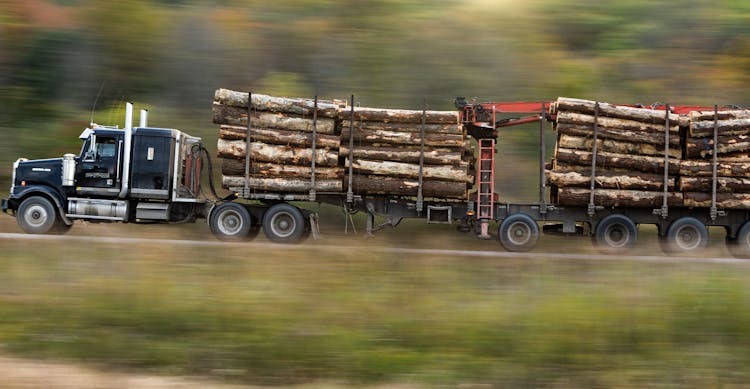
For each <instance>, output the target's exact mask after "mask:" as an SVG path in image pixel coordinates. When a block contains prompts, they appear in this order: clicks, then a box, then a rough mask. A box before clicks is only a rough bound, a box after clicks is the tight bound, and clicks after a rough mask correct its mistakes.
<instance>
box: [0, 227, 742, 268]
mask: <svg viewBox="0 0 750 389" xmlns="http://www.w3.org/2000/svg"><path fill="white" fill-rule="evenodd" d="M0 240H15V241H30V242H33V241H66V242H81V243H98V244H123V245H143V244H154V245H164V246H173V245H179V246H185V245H191V246H202V247H246V248H248V249H254V250H290V251H300V250H307V251H309V250H310V249H311V248H313V249H314V250H317V251H324V252H341V251H356V250H362V246H347V245H331V244H317V243H316V244H301V245H280V244H274V243H265V242H243V243H232V242H219V241H215V240H186V239H150V238H126V237H101V236H78V235H65V236H60V235H29V234H18V233H0ZM367 250H368V251H371V252H377V253H395V254H413V255H433V256H447V257H483V258H515V259H529V260H539V259H547V260H550V259H551V260H586V261H625V260H627V261H640V262H665V263H666V262H669V263H671V262H690V263H716V264H736V265H750V259H738V258H725V257H680V256H659V255H619V254H587V253H580V254H575V253H546V252H536V251H535V252H530V253H512V252H506V251H475V250H443V249H420V248H401V247H378V246H367Z"/></svg>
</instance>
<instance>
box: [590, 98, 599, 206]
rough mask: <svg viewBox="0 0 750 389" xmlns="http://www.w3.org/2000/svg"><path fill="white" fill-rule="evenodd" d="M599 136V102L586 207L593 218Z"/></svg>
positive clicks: (596, 112)
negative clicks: (587, 204) (587, 205)
mask: <svg viewBox="0 0 750 389" xmlns="http://www.w3.org/2000/svg"><path fill="white" fill-rule="evenodd" d="M598 135H599V102H596V104H594V141H593V142H592V143H591V147H592V150H591V151H592V153H591V184H590V185H589V189H590V192H591V193H590V195H589V207H588V215H589V217H592V216H594V214H595V213H596V203H595V202H594V200H595V198H594V189H595V188H596V160H597V158H598V154H597V151H598V148H597V144H596V143H597V137H598Z"/></svg>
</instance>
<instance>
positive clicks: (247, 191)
mask: <svg viewBox="0 0 750 389" xmlns="http://www.w3.org/2000/svg"><path fill="white" fill-rule="evenodd" d="M252 117H253V93H252V92H247V134H246V135H245V188H244V193H243V197H248V196H249V195H250V141H251V140H252V139H251V135H250V131H251V129H252V120H253V119H252Z"/></svg>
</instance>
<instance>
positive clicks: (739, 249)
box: [727, 221, 750, 258]
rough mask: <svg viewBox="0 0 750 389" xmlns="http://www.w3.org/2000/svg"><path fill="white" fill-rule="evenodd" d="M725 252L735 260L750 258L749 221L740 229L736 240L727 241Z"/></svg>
mask: <svg viewBox="0 0 750 389" xmlns="http://www.w3.org/2000/svg"><path fill="white" fill-rule="evenodd" d="M727 250H729V252H730V253H731V254H732V255H733V256H734V257H736V258H750V221H748V222H745V224H743V225H742V227H740V229H739V231H737V238H736V239H727Z"/></svg>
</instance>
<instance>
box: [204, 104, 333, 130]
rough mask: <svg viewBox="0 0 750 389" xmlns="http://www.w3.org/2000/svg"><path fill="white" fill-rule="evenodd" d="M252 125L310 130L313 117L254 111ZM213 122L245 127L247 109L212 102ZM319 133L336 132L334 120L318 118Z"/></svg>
mask: <svg viewBox="0 0 750 389" xmlns="http://www.w3.org/2000/svg"><path fill="white" fill-rule="evenodd" d="M251 121H252V126H253V127H260V128H279V129H282V130H288V131H304V132H312V128H313V119H312V118H303V117H297V116H292V115H291V114H283V113H276V112H260V111H255V112H253V114H252V118H251ZM213 122H214V124H229V125H234V126H241V127H242V126H244V127H247V109H246V108H239V107H231V106H228V105H221V104H217V103H214V105H213ZM316 126H317V132H318V133H319V134H333V133H335V132H336V122H335V121H334V120H333V119H326V118H318V121H317V123H316Z"/></svg>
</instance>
